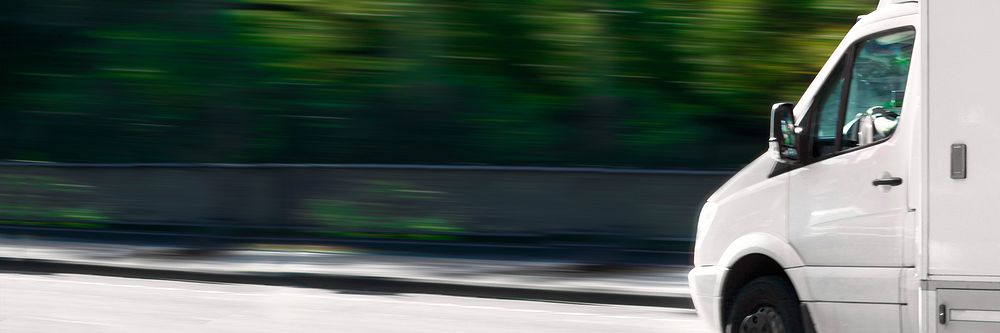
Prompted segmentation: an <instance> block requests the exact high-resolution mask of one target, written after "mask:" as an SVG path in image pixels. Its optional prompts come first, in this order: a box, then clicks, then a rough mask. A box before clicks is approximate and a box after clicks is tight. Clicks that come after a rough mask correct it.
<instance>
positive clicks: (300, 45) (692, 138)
mask: <svg viewBox="0 0 1000 333" xmlns="http://www.w3.org/2000/svg"><path fill="white" fill-rule="evenodd" d="M874 4H875V1H874V0H851V1H846V2H845V1H833V0H703V1H682V0H627V1H598V0H588V1H579V0H573V1H570V0H532V1H520V2H510V1H495V0H463V1H457V0H394V1H383V0H338V1H323V0H244V1H215V0H175V1H169V2H162V3H156V4H149V3H141V2H127V1H112V0H103V1H83V0H57V1H29V0H8V1H4V4H2V5H0V26H2V28H3V29H4V31H10V32H13V33H9V34H4V35H2V36H0V42H2V43H3V45H8V46H11V47H9V48H7V50H5V52H3V54H2V55H0V61H2V62H3V64H4V66H2V68H0V87H2V91H0V110H2V112H0V140H3V142H5V144H4V145H2V146H0V158H3V159H8V160H42V161H60V162H111V163H117V162H229V163H245V162H282V163H446V164H515V165H563V166H580V165H601V166H624V167H692V168H695V167H697V168H706V167H707V168H732V167H735V166H738V165H740V164H742V163H744V162H746V161H747V160H748V159H749V158H750V157H752V156H753V155H754V154H756V153H758V152H759V151H760V150H761V149H763V147H764V135H765V133H766V126H767V125H766V112H767V109H768V105H770V103H771V102H773V101H777V100H794V99H795V97H796V96H797V95H798V94H799V93H800V91H801V90H803V89H804V87H805V85H806V84H807V83H808V82H809V80H811V77H812V75H813V73H815V71H816V70H817V69H818V68H819V66H821V65H822V64H823V62H825V60H826V57H827V56H828V55H829V54H830V52H831V51H832V50H833V48H834V47H835V45H836V43H837V42H838V40H839V39H840V37H841V36H842V35H843V34H844V33H845V32H846V31H847V29H848V28H849V26H850V25H851V24H852V23H853V22H854V17H855V16H856V15H858V14H862V13H865V12H867V11H869V10H871V9H872V8H873V7H874ZM719 154H723V155H719Z"/></svg>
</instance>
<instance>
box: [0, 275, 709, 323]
mask: <svg viewBox="0 0 1000 333" xmlns="http://www.w3.org/2000/svg"><path fill="white" fill-rule="evenodd" d="M0 332H4V333H20V332H171V333H173V332H323V333H328V332H379V333H382V332H387V333H393V332H463V333H465V332H470V333H478V332H532V333H534V332H541V333H545V332H574V333H582V332H616V333H618V332H621V333H628V332H707V331H706V329H705V328H704V327H703V326H702V324H701V323H700V322H698V321H697V318H696V316H695V314H694V312H693V311H692V310H687V309H671V308H656V307H638V306H618V305H589V304H567V303H551V302H535V301H519V300H499V299H485V298H469V297H451V296H437V295H417V294H373V293H365V294H359V293H352V292H346V291H333V290H323V289H307V288H292V287H276V286H260V285H242V284H213V283H200V282H186V281H165V280H146V279H131V278H117V277H105V276H90V275H75V274H29V273H13V272H4V273H0Z"/></svg>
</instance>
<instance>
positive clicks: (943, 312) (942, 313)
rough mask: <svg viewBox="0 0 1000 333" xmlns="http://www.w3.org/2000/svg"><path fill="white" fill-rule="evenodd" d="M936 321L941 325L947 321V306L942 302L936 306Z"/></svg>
mask: <svg viewBox="0 0 1000 333" xmlns="http://www.w3.org/2000/svg"><path fill="white" fill-rule="evenodd" d="M938 323H940V324H941V325H944V324H946V323H948V307H947V306H945V305H944V304H941V305H939V306H938Z"/></svg>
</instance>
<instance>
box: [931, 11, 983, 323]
mask: <svg viewBox="0 0 1000 333" xmlns="http://www.w3.org/2000/svg"><path fill="white" fill-rule="evenodd" d="M927 5H928V6H929V7H928V13H926V14H927V15H929V17H928V24H929V27H928V28H927V29H928V34H929V35H928V37H929V40H928V43H929V47H928V50H929V55H928V60H929V69H928V71H929V73H928V75H929V77H928V89H929V91H928V92H927V94H928V103H929V105H928V107H927V110H926V111H927V114H928V116H929V122H928V127H929V128H928V136H929V141H928V149H929V151H928V155H929V156H928V157H929V160H928V161H929V167H928V182H929V184H928V189H929V193H928V195H929V198H928V201H929V207H928V214H929V217H928V229H929V230H927V232H928V238H929V239H928V241H929V244H928V246H929V249H928V252H929V253H928V255H929V259H928V265H929V267H928V270H929V273H930V274H931V275H941V274H945V275H967V276H1000V259H998V256H1000V130H997V126H998V125H1000V83H998V82H997V80H998V79H1000V43H997V37H996V34H997V32H998V31H1000V20H998V19H997V13H1000V1H993V0H948V1H930V2H928V4H927ZM959 144H963V145H965V152H964V154H965V156H964V164H965V168H966V170H964V171H965V178H964V179H960V178H959V179H956V178H953V176H952V173H953V171H956V172H957V171H963V170H953V168H952V164H953V163H952V157H953V155H960V154H962V152H961V151H960V150H961V149H958V148H954V147H957V146H956V145H959ZM956 158H961V156H956ZM959 164H961V163H959ZM998 303H1000V301H998ZM998 305H1000V304H998Z"/></svg>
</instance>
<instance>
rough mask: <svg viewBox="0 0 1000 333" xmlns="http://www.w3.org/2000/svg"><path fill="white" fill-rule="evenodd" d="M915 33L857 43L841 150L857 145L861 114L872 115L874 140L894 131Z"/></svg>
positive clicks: (894, 34)
mask: <svg viewBox="0 0 1000 333" xmlns="http://www.w3.org/2000/svg"><path fill="white" fill-rule="evenodd" d="M915 36H916V33H915V32H914V31H912V30H907V31H902V32H897V33H892V34H889V35H883V36H880V37H875V38H871V39H868V40H865V41H863V42H861V43H860V44H858V46H857V49H856V51H855V52H856V54H857V57H856V58H855V60H854V66H853V68H852V69H851V82H850V87H851V88H850V90H849V92H848V95H847V107H846V109H845V110H844V112H845V117H844V119H845V122H844V131H845V132H846V133H845V136H844V140H843V147H842V148H841V149H850V148H854V147H857V146H858V141H857V140H858V138H857V135H856V133H857V130H858V129H857V128H858V124H859V123H860V120H861V118H862V117H864V116H865V115H871V116H872V120H873V122H872V123H873V125H874V130H873V131H872V132H873V134H874V140H875V141H878V140H881V139H885V138H888V137H889V136H891V135H892V133H893V132H895V130H896V124H897V123H898V122H899V117H900V111H902V106H903V101H902V98H903V96H904V93H905V91H904V90H905V89H906V80H907V78H908V77H909V72H910V59H911V57H912V55H913V41H914V37H915Z"/></svg>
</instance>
